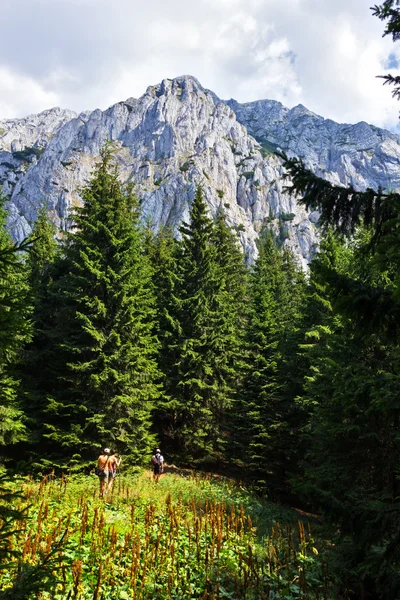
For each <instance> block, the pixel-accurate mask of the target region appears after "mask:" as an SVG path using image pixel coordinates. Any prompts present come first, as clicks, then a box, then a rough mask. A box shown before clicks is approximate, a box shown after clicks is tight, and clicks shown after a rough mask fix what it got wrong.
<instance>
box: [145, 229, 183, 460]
mask: <svg viewBox="0 0 400 600" xmlns="http://www.w3.org/2000/svg"><path fill="white" fill-rule="evenodd" d="M178 250H179V244H178V242H177V240H175V238H174V236H173V233H172V231H171V230H170V229H168V228H161V229H160V230H159V232H158V233H157V234H156V235H155V234H153V233H151V232H150V231H148V234H147V240H146V252H147V255H148V257H149V261H150V264H151V266H152V273H153V274H152V281H153V287H154V292H155V297H156V325H155V334H156V336H157V339H158V340H159V344H160V349H159V353H158V365H159V369H160V372H161V374H162V382H163V396H162V397H161V398H160V399H159V400H158V402H157V404H156V406H155V407H154V412H153V417H152V419H153V424H154V428H155V430H156V431H157V433H158V436H159V438H160V440H161V442H162V446H163V448H164V450H165V452H166V453H167V454H168V456H170V457H172V458H174V456H175V454H176V453H177V452H178V450H179V447H178V439H177V423H178V420H179V414H180V409H179V407H180V403H179V399H178V398H177V394H176V387H175V385H176V381H177V378H178V371H177V362H178V359H179V340H180V338H181V327H180V322H179V306H180V304H179V302H180V301H179V294H180V289H181V288H182V285H181V279H180V270H179V261H178ZM177 458H178V457H177Z"/></svg>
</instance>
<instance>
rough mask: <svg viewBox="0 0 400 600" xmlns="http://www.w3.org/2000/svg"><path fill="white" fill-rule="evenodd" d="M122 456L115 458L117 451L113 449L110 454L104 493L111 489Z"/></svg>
mask: <svg viewBox="0 0 400 600" xmlns="http://www.w3.org/2000/svg"><path fill="white" fill-rule="evenodd" d="M121 461H122V458H121V457H120V458H117V451H116V450H113V451H112V452H111V456H110V462H109V463H108V487H107V491H106V494H108V492H110V491H111V488H112V486H113V483H114V479H115V477H116V476H117V468H118V467H119V465H120V464H121Z"/></svg>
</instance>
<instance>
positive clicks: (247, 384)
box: [235, 229, 304, 488]
mask: <svg viewBox="0 0 400 600" xmlns="http://www.w3.org/2000/svg"><path fill="white" fill-rule="evenodd" d="M303 286H304V280H303V277H302V276H301V274H300V270H299V268H298V267H297V266H296V265H295V262H294V258H293V256H291V255H290V253H288V252H287V251H283V250H280V249H279V248H278V246H277V243H276V241H275V238H274V235H273V234H272V233H271V232H270V231H269V230H267V229H266V230H265V231H264V232H263V233H262V235H261V236H260V239H259V256H258V258H257V260H256V263H255V265H254V268H253V270H252V272H251V276H250V289H249V296H250V298H249V300H250V306H249V323H248V327H247V338H246V345H247V353H246V359H247V360H246V362H247V366H246V370H245V377H244V379H243V384H242V387H241V392H240V394H239V398H240V400H239V402H238V421H239V423H238V427H237V431H236V436H235V437H236V439H237V444H236V445H237V446H238V447H239V453H240V455H241V456H242V460H243V462H244V464H245V465H246V468H249V469H250V470H251V471H252V473H253V477H254V478H255V479H256V480H257V481H258V484H259V485H260V484H261V485H262V486H264V487H265V484H266V482H268V484H269V485H270V486H273V487H274V488H277V487H281V486H282V485H283V483H284V481H285V479H286V477H287V470H288V469H292V468H293V467H294V464H295V463H296V453H297V452H298V445H299V437H298V435H297V429H298V425H297V424H296V421H297V422H298V414H297V413H298V409H297V407H296V404H295V402H294V398H295V393H297V391H298V390H297V387H296V384H297V383H298V382H297V381H296V374H295V369H294V365H295V362H296V358H295V354H296V351H297V343H296V341H297V340H296V338H295V337H294V334H295V327H296V318H297V317H298V311H299V306H300V301H301V298H302V289H303ZM295 390H296V392H295Z"/></svg>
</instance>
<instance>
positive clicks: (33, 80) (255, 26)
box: [0, 0, 400, 128]
mask: <svg viewBox="0 0 400 600" xmlns="http://www.w3.org/2000/svg"><path fill="white" fill-rule="evenodd" d="M369 6H370V2H369V1H368V0H352V1H351V2H348V0H336V1H335V2H332V1H331V0H285V2H282V0H197V2H196V3H194V2H188V1H187V0H168V2H165V0H148V1H147V2H146V3H144V2H142V1H140V2H139V0H113V2H109V1H108V0H13V2H11V1H10V0H7V2H6V3H5V6H3V7H2V21H3V23H17V24H18V39H17V38H16V33H15V28H11V27H9V28H4V29H3V31H2V36H1V38H0V56H1V57H2V65H3V67H2V69H3V73H4V76H2V77H1V79H0V118H2V117H5V116H11V115H13V116H22V115H25V114H28V113H31V112H37V111H39V110H43V109H45V108H48V107H49V106H51V105H54V104H56V103H57V104H59V105H61V106H63V107H65V108H71V109H73V110H77V111H79V110H84V109H88V108H95V107H100V108H106V107H107V106H108V105H110V104H112V103H113V102H117V101H119V100H122V99H125V98H127V97H128V96H139V95H141V94H142V93H143V92H144V91H145V89H146V87H147V86H148V85H150V84H154V83H157V82H159V81H161V80H162V79H164V78H166V77H175V76H178V75H181V74H183V73H190V74H192V75H195V76H196V77H197V78H198V79H199V80H200V82H201V83H202V84H203V85H204V86H205V87H209V88H211V89H213V90H214V91H215V92H216V93H217V94H218V95H219V96H220V97H223V98H230V97H233V98H236V99H237V100H239V101H242V102H244V101H251V100H257V99H260V98H272V99H276V100H280V101H281V102H283V103H284V104H286V105H287V106H293V105H295V104H298V103H300V102H301V103H302V104H304V105H305V106H307V107H308V108H309V109H310V110H313V111H315V112H317V113H319V114H321V115H323V116H324V117H329V118H333V119H335V120H338V121H342V122H343V121H347V122H355V121H359V120H365V121H368V122H372V123H375V124H377V125H380V126H388V127H391V128H394V127H395V126H396V124H397V120H398V111H399V109H400V106H399V105H398V103H397V102H396V101H395V100H393V99H392V97H391V94H390V89H389V88H387V87H386V88H383V87H382V80H380V79H377V78H376V76H377V75H379V74H382V73H384V72H385V66H387V65H388V64H390V66H391V68H392V72H393V74H397V73H400V70H399V67H398V63H399V58H400V52H399V50H398V48H397V45H394V44H393V43H392V42H391V40H390V39H389V37H386V38H382V32H383V24H382V23H381V22H380V21H379V20H378V19H376V18H374V17H373V16H372V13H371V11H370V9H369ZM1 75H2V73H1V72H0V76H1Z"/></svg>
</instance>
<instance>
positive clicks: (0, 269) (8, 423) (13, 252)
mask: <svg viewBox="0 0 400 600" xmlns="http://www.w3.org/2000/svg"><path fill="white" fill-rule="evenodd" d="M4 203H5V200H4V198H3V197H2V196H1V197H0V444H1V445H6V444H12V443H15V442H17V441H19V440H20V439H22V438H24V437H25V423H24V415H23V412H22V410H21V405H20V401H19V398H18V390H19V378H18V374H17V373H16V366H17V364H18V362H19V360H20V355H21V349H22V347H23V345H24V343H26V342H27V341H28V340H29V338H30V335H31V324H30V315H31V305H30V297H29V286H28V284H27V270H26V262H25V260H24V257H23V256H22V254H23V251H24V250H26V249H27V245H26V243H22V244H13V242H12V240H11V237H10V234H9V232H8V230H7V229H6V224H7V213H6V210H5V206H4Z"/></svg>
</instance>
